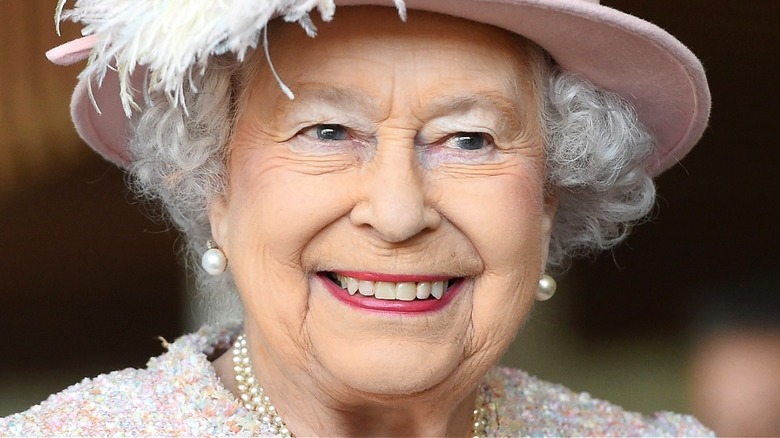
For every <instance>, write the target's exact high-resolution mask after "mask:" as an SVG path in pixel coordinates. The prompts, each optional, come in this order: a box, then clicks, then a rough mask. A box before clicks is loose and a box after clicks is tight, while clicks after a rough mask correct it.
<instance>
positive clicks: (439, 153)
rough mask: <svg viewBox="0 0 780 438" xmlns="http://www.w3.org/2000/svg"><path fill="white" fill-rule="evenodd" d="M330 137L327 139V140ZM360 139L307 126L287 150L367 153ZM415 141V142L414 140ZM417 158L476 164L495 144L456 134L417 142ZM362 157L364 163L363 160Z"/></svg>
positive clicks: (336, 128)
mask: <svg viewBox="0 0 780 438" xmlns="http://www.w3.org/2000/svg"><path fill="white" fill-rule="evenodd" d="M328 137H331V138H328ZM362 137H364V135H360V134H359V133H357V134H356V133H355V132H354V131H353V130H352V129H351V128H349V127H347V126H345V125H341V124H338V123H320V124H316V125H310V126H307V127H305V128H303V129H301V130H300V131H298V133H297V134H296V135H295V137H294V138H293V141H292V142H291V143H290V144H291V147H293V148H294V149H295V150H297V151H298V152H301V153H311V154H315V155H318V154H326V155H330V154H333V153H344V152H346V153H357V152H358V151H360V152H361V153H370V150H371V149H372V148H371V147H368V146H369V143H371V142H370V140H362ZM464 139H465V140H468V142H469V143H473V142H474V139H479V144H478V147H476V148H473V149H472V148H469V147H466V148H463V147H461V146H462V144H461V145H458V142H459V141H460V140H464ZM418 140H419V139H418ZM418 148H419V153H421V155H420V158H421V159H422V160H423V161H425V162H427V163H429V164H431V165H433V163H436V162H438V163H444V162H459V163H464V164H465V163H478V162H482V161H483V160H485V159H490V157H492V156H493V154H494V153H495V152H496V149H497V148H496V144H495V140H494V138H493V136H492V135H490V134H487V133H484V132H477V131H458V132H455V133H452V134H448V135H445V136H444V137H441V138H439V139H438V140H435V141H433V142H426V141H422V142H418ZM367 158H368V156H365V157H364V159H367Z"/></svg>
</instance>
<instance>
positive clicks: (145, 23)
mask: <svg viewBox="0 0 780 438" xmlns="http://www.w3.org/2000/svg"><path fill="white" fill-rule="evenodd" d="M393 1H394V3H395V5H396V7H397V8H398V12H399V15H400V16H401V18H402V19H405V18H406V8H405V5H404V2H403V0H393ZM66 2H67V0H58V4H57V12H56V14H55V20H57V23H58V26H57V27H58V29H59V22H60V21H63V20H71V21H74V22H80V23H82V24H83V25H84V28H83V30H82V33H83V34H84V35H93V34H94V35H97V43H96V44H95V47H94V49H93V51H92V53H91V55H90V57H89V60H88V64H87V67H86V68H85V69H84V71H83V72H82V73H81V75H80V76H79V77H80V79H84V78H87V77H92V78H94V79H95V81H96V83H97V84H98V86H100V85H101V84H102V81H103V78H104V77H105V74H106V71H107V70H108V69H115V70H116V72H117V73H118V75H119V83H120V97H121V100H122V106H123V108H124V111H125V114H127V116H128V117H129V116H130V115H131V113H132V111H133V109H138V108H139V106H138V104H137V103H136V102H135V100H134V94H135V93H136V92H138V91H139V90H132V89H131V86H130V76H131V75H132V74H133V72H134V71H135V69H136V68H137V67H138V66H139V65H143V66H145V67H147V69H148V74H147V77H146V83H145V87H146V88H145V89H144V90H140V91H141V92H142V95H148V93H149V92H151V91H156V92H164V93H166V94H167V95H168V97H169V99H170V100H171V102H172V104H174V105H182V106H183V105H184V102H183V99H182V91H183V90H184V87H185V86H190V87H192V86H193V84H192V81H191V80H190V78H192V76H193V74H202V72H203V70H204V69H205V67H206V63H207V62H208V59H209V57H210V56H212V55H221V54H224V53H229V52H232V53H234V54H235V55H236V56H237V57H238V59H239V60H240V59H243V58H244V55H245V54H246V52H247V50H249V49H253V48H256V47H257V45H258V43H259V41H260V38H261V37H262V36H261V32H262V31H263V29H264V28H265V26H266V24H267V23H268V21H269V20H270V19H271V18H273V17H277V16H280V17H282V18H283V19H285V20H286V21H290V22H298V23H300V24H301V26H302V27H303V28H304V29H305V30H306V32H307V33H308V34H309V35H310V36H315V35H316V28H315V27H314V24H313V23H312V21H311V19H310V18H309V13H310V12H311V11H312V10H314V9H317V11H318V12H319V14H320V16H321V17H322V20H323V21H330V20H331V19H332V18H333V14H334V12H335V8H336V4H335V1H334V0H76V2H75V5H74V7H73V9H68V10H64V7H65V3H66ZM277 80H278V81H279V84H280V86H282V89H283V90H285V93H286V94H287V92H288V91H289V89H288V88H287V87H286V86H284V84H283V83H282V81H281V79H279V78H278V77H277ZM289 95H292V93H291V92H290V93H289Z"/></svg>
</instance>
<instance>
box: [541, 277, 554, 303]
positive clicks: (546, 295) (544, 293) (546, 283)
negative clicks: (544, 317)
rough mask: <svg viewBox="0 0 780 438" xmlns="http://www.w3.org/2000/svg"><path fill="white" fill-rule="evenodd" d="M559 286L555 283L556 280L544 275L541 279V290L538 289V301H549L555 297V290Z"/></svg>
mask: <svg viewBox="0 0 780 438" xmlns="http://www.w3.org/2000/svg"><path fill="white" fill-rule="evenodd" d="M557 287H558V285H557V284H556V283H555V279H554V278H552V277H550V276H549V275H547V274H544V275H542V278H540V279H539V288H537V289H536V301H547V300H549V299H550V298H552V296H553V295H555V289H556V288H557Z"/></svg>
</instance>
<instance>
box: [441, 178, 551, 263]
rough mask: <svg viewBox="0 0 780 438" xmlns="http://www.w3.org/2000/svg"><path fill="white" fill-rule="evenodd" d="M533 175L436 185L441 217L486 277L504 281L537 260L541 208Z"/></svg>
mask: <svg viewBox="0 0 780 438" xmlns="http://www.w3.org/2000/svg"><path fill="white" fill-rule="evenodd" d="M534 175H535V174H526V173H522V172H515V173H511V174H502V175H494V176H490V177H480V178H473V179H463V180H453V181H442V182H441V184H440V189H439V193H440V194H441V196H440V209H441V210H442V214H444V215H445V216H447V219H448V220H449V221H450V222H452V223H453V224H454V225H455V226H456V227H457V228H459V229H460V230H461V232H463V233H464V235H466V237H467V238H468V239H469V241H470V242H471V244H472V245H473V246H474V247H475V248H476V250H477V252H478V253H479V255H480V257H481V258H482V260H483V262H484V264H485V269H486V271H487V273H490V274H499V275H508V274H511V273H513V272H515V271H516V269H517V268H519V267H522V266H523V265H524V264H526V263H528V262H534V261H536V260H538V259H539V257H540V249H541V241H542V236H541V234H542V233H541V218H542V208H543V203H542V196H541V193H542V190H541V184H540V183H539V182H538V179H537V178H535V176H534ZM537 265H538V264H537ZM537 265H533V267H534V268H536V267H538V266H537Z"/></svg>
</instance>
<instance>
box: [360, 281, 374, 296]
mask: <svg viewBox="0 0 780 438" xmlns="http://www.w3.org/2000/svg"><path fill="white" fill-rule="evenodd" d="M358 292H360V295H363V296H366V297H370V296H372V295H374V282H373V281H365V280H362V281H360V282H359V283H358Z"/></svg>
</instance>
